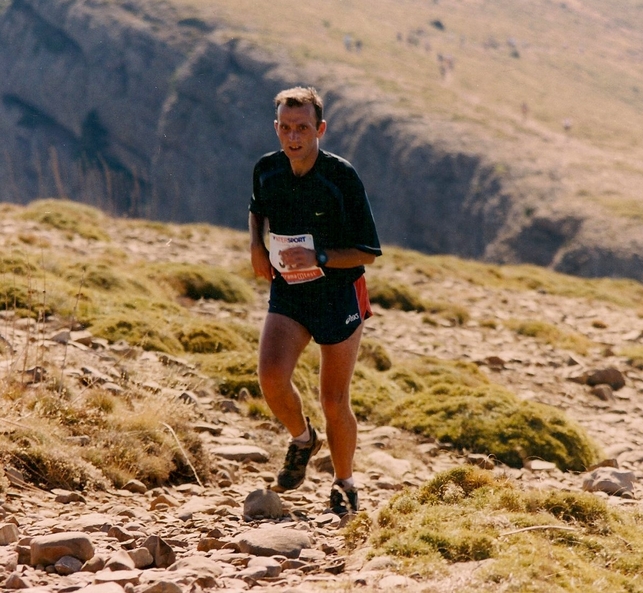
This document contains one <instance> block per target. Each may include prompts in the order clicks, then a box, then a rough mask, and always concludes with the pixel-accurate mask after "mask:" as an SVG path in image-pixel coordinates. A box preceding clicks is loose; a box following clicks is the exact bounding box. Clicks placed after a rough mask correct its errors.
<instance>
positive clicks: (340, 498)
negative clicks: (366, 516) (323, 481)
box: [330, 480, 359, 516]
mask: <svg viewBox="0 0 643 593" xmlns="http://www.w3.org/2000/svg"><path fill="white" fill-rule="evenodd" d="M330 510H331V511H332V512H333V513H335V514H336V515H339V516H342V515H346V514H348V513H356V512H357V511H359V499H358V496H357V488H355V486H350V487H348V488H344V485H343V484H342V483H341V481H340V480H335V482H333V487H332V489H331V491H330Z"/></svg>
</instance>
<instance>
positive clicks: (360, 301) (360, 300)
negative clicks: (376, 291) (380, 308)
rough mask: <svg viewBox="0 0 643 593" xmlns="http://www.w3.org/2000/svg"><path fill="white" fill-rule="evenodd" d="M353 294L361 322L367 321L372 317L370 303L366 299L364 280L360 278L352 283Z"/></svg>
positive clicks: (362, 277)
mask: <svg viewBox="0 0 643 593" xmlns="http://www.w3.org/2000/svg"><path fill="white" fill-rule="evenodd" d="M353 287H354V288H355V294H356V295H357V306H358V307H359V314H360V317H361V318H362V320H364V319H368V318H369V317H371V316H372V315H373V310H372V309H371V301H370V300H369V298H368V289H367V288H366V278H364V276H363V275H362V276H360V277H359V278H358V279H357V280H355V282H354V283H353Z"/></svg>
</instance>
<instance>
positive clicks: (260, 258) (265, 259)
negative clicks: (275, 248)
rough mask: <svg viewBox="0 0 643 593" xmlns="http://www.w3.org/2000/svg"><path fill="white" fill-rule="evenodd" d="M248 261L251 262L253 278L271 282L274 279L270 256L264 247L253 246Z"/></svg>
mask: <svg viewBox="0 0 643 593" xmlns="http://www.w3.org/2000/svg"><path fill="white" fill-rule="evenodd" d="M250 261H251V262H252V269H253V270H254V272H255V276H257V277H258V278H265V279H266V280H268V282H271V281H272V279H273V277H274V270H273V269H272V264H271V263H270V256H269V254H268V250H267V249H266V247H265V245H256V246H255V245H253V246H252V247H251V248H250Z"/></svg>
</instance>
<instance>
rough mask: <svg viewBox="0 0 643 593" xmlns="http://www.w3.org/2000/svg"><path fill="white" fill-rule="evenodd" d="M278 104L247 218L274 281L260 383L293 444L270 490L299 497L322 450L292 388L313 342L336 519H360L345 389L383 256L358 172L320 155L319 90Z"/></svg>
mask: <svg viewBox="0 0 643 593" xmlns="http://www.w3.org/2000/svg"><path fill="white" fill-rule="evenodd" d="M274 103H275V110H276V119H275V122H274V125H275V131H276V132H277V137H278V139H279V143H280V145H281V150H280V151H277V152H272V153H269V154H266V155H264V156H263V157H261V158H260V159H259V161H258V162H257V164H256V165H255V168H254V174H253V194H252V199H251V201H250V215H249V228H250V252H251V261H252V267H253V269H254V272H255V274H256V275H257V276H259V277H262V278H266V279H267V280H268V281H270V282H271V286H270V300H269V307H268V314H267V316H266V320H265V323H264V327H263V331H262V334H261V340H260V344H259V383H260V385H261V390H262V392H263V395H264V397H265V399H266V403H267V404H268V406H269V407H270V409H271V410H272V412H273V414H274V415H275V416H276V417H277V419H278V420H279V421H280V422H281V423H282V424H283V425H284V426H285V427H286V429H287V430H288V432H289V433H290V435H291V437H292V440H291V442H290V445H289V447H288V451H287V453H286V459H285V462H284V466H283V468H282V469H281V471H280V472H279V475H278V478H277V486H273V490H276V491H278V492H283V491H285V490H291V489H294V488H298V487H299V486H300V485H301V484H302V482H303V481H304V478H305V476H306V466H307V465H308V462H309V460H310V458H311V457H312V456H313V455H315V453H317V452H318V451H319V449H320V448H321V444H322V443H321V441H320V439H319V436H318V434H317V432H316V430H315V429H314V428H313V427H312V426H311V424H310V420H309V418H308V417H306V415H305V413H304V410H303V405H302V400H301V397H300V394H299V392H298V391H297V388H296V387H295V385H294V384H293V381H292V376H293V372H294V370H295V366H296V365H297V361H298V359H299V356H300V355H301V353H302V352H303V350H304V348H305V347H306V345H307V344H308V343H309V342H310V340H311V338H312V339H313V340H314V341H315V342H316V343H317V344H319V347H320V352H321V364H320V377H319V382H320V387H319V397H320V402H321V407H322V411H323V413H324V417H325V420H326V436H327V439H328V447H329V449H330V454H331V458H332V461H333V468H334V470H335V479H334V482H333V485H332V489H331V495H330V508H331V509H332V510H333V511H334V512H336V513H338V514H345V513H347V512H351V511H352V512H356V511H357V510H358V509H359V502H358V494H357V488H356V487H355V483H354V479H353V458H354V455H355V448H356V446H357V420H356V418H355V414H354V413H353V410H352V408H351V402H350V393H349V389H350V382H351V378H352V376H353V370H354V368H355V361H356V359H357V353H358V349H359V343H360V339H361V336H362V330H363V322H364V320H366V319H367V318H368V317H370V316H371V315H372V312H371V308H370V303H369V300H368V292H367V289H366V282H365V280H364V265H365V264H370V263H372V262H373V261H374V260H375V258H376V257H377V256H379V255H381V254H382V251H381V249H380V243H379V238H378V236H377V231H376V228H375V223H374V220H373V215H372V213H371V207H370V204H369V201H368V197H367V195H366V192H365V190H364V186H363V185H362V182H361V180H360V178H359V176H358V175H357V173H356V171H355V169H354V168H353V167H352V165H351V164H350V163H349V162H348V161H346V160H344V159H342V158H340V157H338V156H336V155H334V154H331V153H329V152H326V151H324V150H321V149H320V147H319V141H320V140H321V138H322V137H323V135H324V133H325V132H326V122H325V121H324V118H323V102H322V100H321V98H320V96H319V95H318V93H317V91H316V90H315V89H314V88H311V87H309V88H303V87H295V88H291V89H287V90H284V91H282V92H280V93H279V94H278V95H277V96H276V97H275V99H274ZM266 241H268V244H267V245H266Z"/></svg>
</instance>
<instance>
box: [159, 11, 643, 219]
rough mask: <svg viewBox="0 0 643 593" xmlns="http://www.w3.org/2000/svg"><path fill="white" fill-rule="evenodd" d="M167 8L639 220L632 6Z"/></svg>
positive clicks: (636, 15)
mask: <svg viewBox="0 0 643 593" xmlns="http://www.w3.org/2000/svg"><path fill="white" fill-rule="evenodd" d="M172 2H173V3H174V4H175V6H176V7H177V8H178V9H179V11H180V12H181V14H185V15H200V16H202V18H204V19H206V20H207V21H208V22H213V23H216V26H217V27H219V28H220V31H219V34H221V35H222V36H225V37H229V38H231V39H232V38H239V39H245V40H249V41H251V42H253V43H254V44H256V45H258V46H261V47H265V48H266V49H267V50H268V51H270V52H271V53H275V54H277V55H280V54H281V55H284V56H288V57H289V58H291V59H294V60H295V63H296V64H299V65H301V64H306V65H310V64H315V65H316V66H317V67H319V66H321V68H318V69H319V70H320V71H321V72H323V74H321V75H320V76H321V79H322V80H323V79H324V78H323V77H324V76H326V80H329V81H330V80H332V81H334V82H336V81H338V80H339V81H341V82H342V83H343V84H345V85H366V86H367V87H369V88H371V89H372V92H373V95H374V96H377V97H380V98H382V97H384V98H385V100H387V101H390V103H391V104H392V105H396V106H398V107H402V108H404V109H405V110H406V111H407V112H408V113H409V114H411V115H416V116H427V117H430V118H431V119H432V120H433V121H436V122H437V121H440V120H442V121H448V122H455V123H458V124H460V128H459V129H460V132H459V133H458V134H457V136H458V137H457V138H453V141H454V142H456V143H459V144H463V145H464V147H465V148H466V149H468V150H475V149H476V146H479V140H482V139H484V140H485V150H486V151H489V150H491V151H492V153H493V154H491V155H490V156H492V158H494V160H496V161H497V162H499V163H501V164H507V165H508V166H509V167H512V168H514V169H517V170H520V169H521V167H522V166H525V167H527V168H529V169H530V172H529V173H526V172H525V173H524V174H525V175H527V174H528V175H532V176H533V175H534V170H535V171H536V174H538V173H539V172H540V169H539V165H542V174H543V176H544V177H545V178H544V179H543V180H542V181H541V182H542V183H547V179H546V178H547V177H551V176H554V177H555V178H556V181H557V182H558V181H562V183H563V184H564V186H565V191H564V196H565V197H566V198H567V199H578V200H579V203H580V204H588V205H593V206H594V207H602V208H604V209H606V212H608V213H609V215H616V216H624V217H628V218H636V219H641V218H643V204H641V202H639V195H640V191H639V188H640V184H641V182H642V181H643V142H642V131H643V3H642V2H640V1H639V0H621V1H619V2H618V3H614V2H610V1H609V0H587V1H583V2H580V1H578V0H570V1H565V2H559V1H550V0H534V1H531V2H517V1H515V0H493V1H492V0H488V1H487V0H432V1H423V0H399V1H389V0H325V1H324V2H304V3H296V2H292V1H289V0H274V1H273V2H270V3H267V2H256V1H253V0H234V1H232V0H208V1H207V2H205V1H204V0H172ZM357 40H359V41H360V43H361V49H359V50H358V49H357V47H356V41H357ZM347 41H350V43H351V46H350V49H347V45H346V43H347ZM565 124H567V127H565ZM489 141H491V145H492V148H491V149H490V148H489V144H488V142H489Z"/></svg>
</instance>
